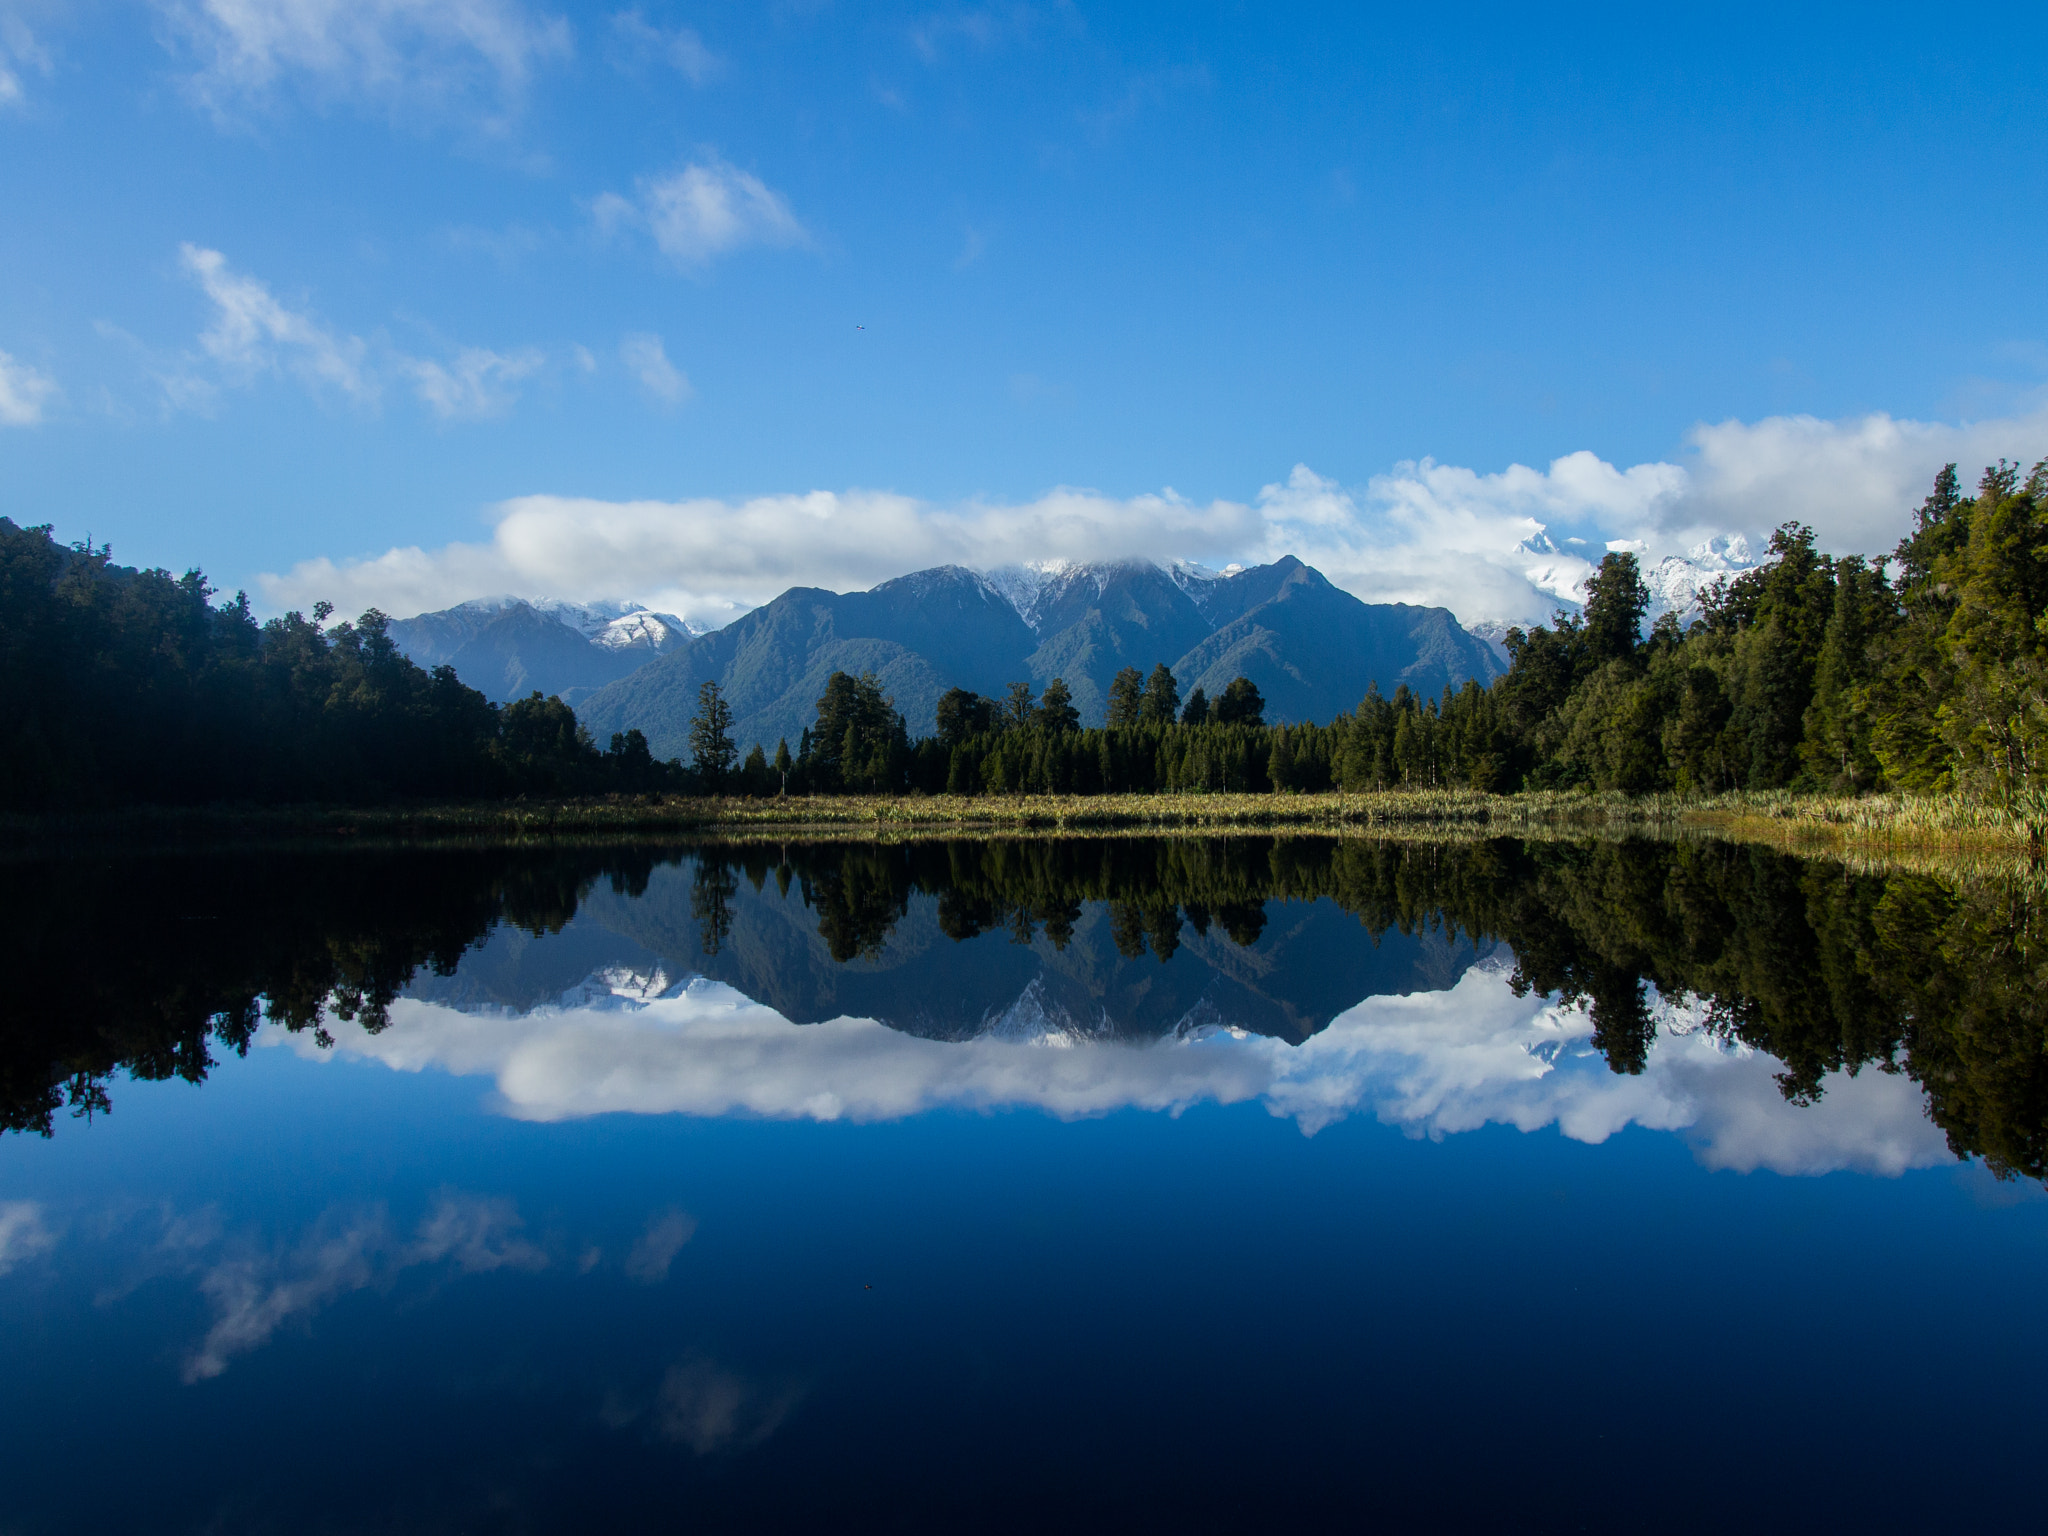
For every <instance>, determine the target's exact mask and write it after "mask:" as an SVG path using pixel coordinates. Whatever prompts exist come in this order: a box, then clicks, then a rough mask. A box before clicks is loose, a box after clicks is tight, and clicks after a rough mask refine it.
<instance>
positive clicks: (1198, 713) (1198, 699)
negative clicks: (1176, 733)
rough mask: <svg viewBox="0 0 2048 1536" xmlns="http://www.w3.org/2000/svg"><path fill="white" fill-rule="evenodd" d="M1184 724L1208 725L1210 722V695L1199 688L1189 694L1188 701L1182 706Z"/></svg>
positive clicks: (1181, 721)
mask: <svg viewBox="0 0 2048 1536" xmlns="http://www.w3.org/2000/svg"><path fill="white" fill-rule="evenodd" d="M1180 723H1181V724H1182V725H1207V724H1208V723H1209V695H1208V694H1206V693H1204V692H1203V691H1202V690H1201V689H1199V688H1197V689H1196V690H1195V691H1194V692H1193V693H1191V694H1189V695H1188V701H1187V703H1186V704H1185V705H1183V706H1182V707H1181V712H1180Z"/></svg>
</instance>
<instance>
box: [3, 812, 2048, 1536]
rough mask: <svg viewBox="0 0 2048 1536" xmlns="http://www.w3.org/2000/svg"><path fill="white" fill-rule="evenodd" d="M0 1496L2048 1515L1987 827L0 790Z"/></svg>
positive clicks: (1019, 1509) (75, 1501)
mask: <svg viewBox="0 0 2048 1536" xmlns="http://www.w3.org/2000/svg"><path fill="white" fill-rule="evenodd" d="M6 869H7V876H6V891H7V897H6V900H7V922H6V928H5V933H4V937H0V942H4V945H5V960H6V964H7V966H8V973H9V983H10V984H9V988H8V991H7V995H6V998H5V1001H4V1004H0V1022H4V1055H0V1113H4V1115H5V1123H6V1125H7V1127H8V1129H9V1130H10V1131H11V1133H12V1134H10V1135H8V1136H7V1137H6V1138H5V1139H4V1140H0V1317H4V1319H5V1328H4V1332H0V1371H4V1379H5V1381H6V1383H7V1391H6V1398H5V1410H4V1411H5V1423H4V1434H0V1531H5V1532H10V1533H12V1532H23V1533H28V1532H45V1531H59V1530H64V1531H69V1530H73V1529H77V1528H79V1527H80V1526H86V1527H89V1528H94V1529H105V1530H124V1531H209V1532H244V1531H248V1532H268V1531H307V1530H317V1531H337V1532H338V1531H358V1530H362V1531H370V1530H375V1531H407V1532H410V1531H451V1532H452V1531H476V1532H497V1531H504V1532H521V1531H540V1530H558V1529H586V1528H602V1527H604V1526H608V1525H611V1524H613V1523H614V1522H619V1523H626V1524H628V1525H629V1526H630V1528H635V1529H638V1528H650V1527H653V1528H668V1527H671V1526H673V1527H678V1528H687V1529H707V1530H725V1529H742V1528H744V1529H761V1528H776V1527H780V1526H796V1525H799V1524H802V1525H807V1526H818V1527H830V1528H842V1529H857V1530H868V1529H883V1530H931V1529H945V1530H958V1529H981V1528H997V1529H1007V1528H1026V1527H1029V1528H1056V1527H1080V1528H1100V1527H1114V1528H1117V1529H1122V1530H1148V1529H1161V1530H1166V1529H1172V1530H1186V1529H1190V1528H1193V1529H1231V1530H1256V1529H1265V1528H1271V1527H1273V1526H1276V1525H1280V1524H1282V1523H1290V1524H1292V1523H1299V1522H1304V1521H1314V1522H1316V1524H1317V1525H1318V1526H1323V1525H1330V1526H1337V1527H1341V1528H1367V1529H1372V1528H1383V1529H1388V1530H1413V1529H1423V1528H1428V1529H1443V1528H1481V1529H1486V1530H1502V1531H1515V1530H1530V1531H1548V1530H1560V1531H1577V1530H1587V1531H1621V1530H1629V1531H1635V1530H1644V1529H1657V1530H1702V1531H1704V1530H1716V1531H1719V1530H1726V1529H1730V1528H1741V1529H1772V1530H1800V1531H1807V1530H1814V1529H1834V1528H1850V1529H1861V1530H1902V1531H1903V1530H1925V1529H1930V1528H1941V1527H1949V1526H1959V1525H1964V1524H1967V1525H1970V1526H1979V1525H1983V1526H1993V1527H1996V1526H2001V1525H2019V1524H2021V1523H2025V1524H2027V1525H2031V1518H2032V1516H2033V1514H2034V1511H2035V1508H2036V1506H2037V1504H2038V1503H2039V1499H2040V1495H2039V1494H2038V1491H2037V1484H2038V1468H2039V1463H2038V1462H2037V1461H2036V1460H2035V1457H2036V1456H2038V1455H2039V1454H2040V1451H2039V1446H2040V1443H2041V1436H2042V1432H2043V1430H2044V1428H2048V1413H2044V1410H2043V1408H2042V1406H2041V1393H2040V1390H2039V1384H2040V1382H2041V1381H2042V1380H2043V1379H2044V1375H2048V1308H2044V1307H2043V1305H2042V1302H2043V1296H2044V1281H2048V1199H2044V1197H2043V1190H2042V1182H2041V1181H2042V1177H2043V1173H2044V1166H2048V1164H2044V1152H2048V986H2044V981H2048V976H2044V973H2043V961H2044V958H2048V946H2044V944H2043V942H2042V940H2043V939H2044V937H2048V934H2044V930H2043V893H2042V891H2041V890H2040V889H2039V888H2037V887H2036V886H2034V885H2033V884H2032V883H2030V882H2029V881H2028V880H2025V879H2004V880H2001V879H1997V878H1993V877H1991V876H1965V875H1960V874H1957V875H1938V874H1919V873H1910V872H1902V871H1899V870H1887V869H1883V868H1877V867H1852V866H1848V865H1843V864H1836V863H1827V862H1808V861H1802V860H1799V859H1795V858H1792V857H1789V856H1786V855H1783V854H1779V853H1775V852H1770V851H1767V850H1763V849H1759V848H1749V847H1739V846H1735V845H1731V844H1725V843H1716V842H1704V841H1692V842H1655V841H1619V842H1617V841H1593V842H1583V843H1572V842H1522V841H1513V840H1493V841H1468V842H1455V841H1454V842H1444V843H1430V842H1400V841H1377V840H1371V839H1365V838H1344V839H1320V838H1312V837H1277V838H1276V837H1257V836H1233V837H1209V838H1197V837H1185V838H1172V839H1151V838H1141V837H1102V838H1064V839H1056V838H1049V837H1048V838H1031V837H1015V838H996V839H951V840H934V841H924V842H903V843H893V844H882V843H859V842H845V841H833V842H805V841H802V840H790V841H782V842H777V841H762V842H749V843H741V844H701V845H693V846H639V845H630V844H621V845H604V844H589V845H582V844H557V845H544V846H538V847H487V846H482V847H479V846H470V847H448V848H437V849H406V848H401V847H365V848H351V849H344V850H333V849H320V848H267V849H266V848H250V849H242V850H236V851H231V852H220V853H217V854H213V855H208V856H200V855H194V854H190V853H185V854H179V853H162V854H141V853H137V854H132V855H115V854H111V853H92V852H86V853H77V854H74V855H73V856H71V857H68V858H65V859H62V860H38V859H34V858H26V857H19V856H17V857H16V858H14V859H13V860H12V861H11V862H10V863H9V864H8V865H7V866H6Z"/></svg>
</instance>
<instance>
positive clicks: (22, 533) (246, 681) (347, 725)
mask: <svg viewBox="0 0 2048 1536" xmlns="http://www.w3.org/2000/svg"><path fill="white" fill-rule="evenodd" d="M213 596H214V593H213V591H212V589H211V588H210V587H209V586H208V585H207V584H206V579H205V577H203V576H202V575H200V573H199V572H197V571H187V572H186V573H185V574H184V575H183V576H181V577H172V576H171V575H170V574H169V573H168V572H166V571H161V570H151V571H137V570H131V569H126V568H123V567H120V566H116V565H115V564H113V562H112V558H111V554H110V552H109V551H108V550H107V549H105V548H99V549H94V548H91V547H89V546H86V545H78V546H75V547H70V548H67V547H65V546H63V545H60V544H58V543H57V542H56V541H55V539H54V538H53V537H52V536H51V531H50V529H49V528H47V527H39V528H21V527H18V526H16V525H15V524H14V523H12V522H10V521H8V520H6V519H4V518H0V801H4V803H5V804H7V805H8V806H10V807H13V808H17V809H47V808H56V807H62V806H95V805H118V804H137V803H140V804H155V805H191V804H202V803H207V802H220V801H241V802H264V803H272V804H276V803H289V802H304V801H351V802H356V803H378V802H383V801H392V800H418V799H427V798H438V799H456V798H462V799H470V798H495V797H501V796H508V795H519V794H528V793H533V794H571V793H573V794H597V793H605V792H607V791H611V790H615V789H624V790H631V791H636V792H637V791H641V790H652V789H658V788H669V787H676V786H677V782H678V776H677V775H676V773H675V771H674V770H673V769H672V767H671V766H670V765H666V764H657V763H655V762H654V761H653V760H652V758H651V757H650V756H649V755H648V753H647V749H646V742H645V740H644V739H640V738H639V737H638V733H636V732H628V733H624V734H623V735H622V737H621V738H620V740H619V742H618V743H617V747H616V750H615V751H613V752H612V753H600V752H598V751H597V750H596V748H595V747H594V746H593V744H592V743H591V741H590V739H589V737H588V735H587V734H585V733H583V732H582V731H581V730H580V729H579V728H578V727H577V725H576V719H575V715H574V713H573V712H572V711H570V709H569V708H568V706H567V705H565V704H562V703H561V702H560V701H559V700H554V699H547V700H543V699H540V698H539V696H538V695H536V696H535V697H534V698H532V699H524V700H520V701H519V702H517V703H514V704H511V705H508V706H506V707H505V708H504V709H503V710H500V709H498V708H497V707H496V706H494V705H493V704H491V703H490V701H489V700H487V699H486V698H485V697H484V696H483V695H482V694H481V693H478V692H477V691H476V690H475V689H473V688H468V687H465V686H464V685H463V684H462V682H461V681H460V680H459V679H458V678H457V677H456V675H455V673H454V672H453V671H452V670H450V669H449V668H447V667H437V668H435V669H434V670H433V671H432V672H427V671H424V670H422V669H421V668H420V667H418V666H417V665H415V664H414V663H413V662H412V661H410V660H409V659H407V658H406V657H405V656H404V655H402V654H401V653H400V652H399V650H398V648H397V646H396V645H395V644H393V642H392V640H391V637H390V634H389V629H388V624H389V621H388V620H387V619H386V618H385V616H384V615H383V614H381V613H379V612H377V611H376V610H375V609H371V610H370V611H369V612H367V613H365V614H363V615H362V617H361V618H360V619H358V620H357V621H356V622H354V623H352V624H350V623H342V624H334V625H328V624H327V622H326V621H327V619H328V617H329V616H330V615H331V614H332V613H333V609H332V608H331V607H330V606H328V605H327V604H325V603H322V604H320V605H318V606H317V607H316V608H315V609H314V616H313V618H312V619H310V620H309V619H307V618H306V617H305V616H304V615H303V614H300V613H287V614H285V615H284V616H283V617H281V618H277V619H272V620H271V621H270V622H269V623H267V624H263V625H261V626H259V625H258V624H257V623H256V620H255V617H254V616H253V614H252V613H251V612H250V609H249V601H248V598H247V597H246V596H245V595H243V594H241V593H237V594H236V595H235V597H234V599H233V600H232V601H230V602H226V603H223V604H221V605H219V606H217V607H216V606H214V605H213V603H212V601H211V599H212V598H213ZM636 741H637V746H636V745H635V742H636Z"/></svg>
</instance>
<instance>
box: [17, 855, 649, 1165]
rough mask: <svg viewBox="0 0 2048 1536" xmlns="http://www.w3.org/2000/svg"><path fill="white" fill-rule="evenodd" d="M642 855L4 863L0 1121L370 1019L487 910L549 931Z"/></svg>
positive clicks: (641, 877) (477, 933) (642, 863)
mask: <svg viewBox="0 0 2048 1536" xmlns="http://www.w3.org/2000/svg"><path fill="white" fill-rule="evenodd" d="M653 862H654V860H653V857H652V856H651V855H648V854H642V853H634V852H631V851H626V852H617V851H613V852H596V851H566V850H550V851H540V852H534V851H524V852H522V851H515V850H509V849H506V850H471V849H466V850H460V851H448V852H436V853H418V852H413V853H407V852H399V851H384V852H376V853H354V852H348V853H314V854H307V853H289V854H288V853H241V854H237V855H236V856H234V857H232V858H228V857H208V858H189V857H159V858H133V859H122V860H105V859H93V858H90V857H76V858H72V859H67V860H65V861H63V862H61V863H52V864H40V863H28V862H17V863H15V864H14V866H13V867H12V868H11V869H10V870H9V872H8V874H9V878H8V882H7V884H8V890H9V892H10V895H9V897H8V900H7V911H6V914H5V921H4V923H0V963H4V965H5V974H6V977H7V985H6V987H5V989H4V990H0V1126H4V1127H5V1128H6V1129H8V1130H36V1131H41V1132H43V1133H44V1134H48V1132H49V1130H50V1128H51V1125H52V1121H53V1118H54V1116H55V1115H56V1113H57V1112H58V1110H60V1109H62V1108H65V1107H66V1106H69V1107H70V1108H71V1109H72V1110H73V1111H74V1112H76V1113H79V1114H86V1115H89V1114H92V1113H97V1112H104V1111H105V1110H107V1109H108V1108H109V1107H110V1097H109V1094H108V1090H107V1082H108V1079H109V1078H110V1076H111V1075H112V1074H113V1073H114V1072H116V1071H125V1072H126V1073H127V1074H128V1075H129V1076H131V1077H136V1078H143V1079H152V1080H154V1079H163V1078H172V1077H178V1078H183V1079H185V1080H186V1081H187V1082H195V1083H196V1082H199V1081H201V1080H202V1079H204V1078H205V1076H206V1074H207V1071H208V1070H209V1069H210V1068H211V1066H212V1065H213V1061H214V1054H213V1053H214V1052H215V1051H216V1050H218V1049H222V1048H225V1049H227V1050H230V1051H234V1052H236V1053H238V1054H239V1053H241V1052H243V1051H246V1050H247V1049H248V1045H249V1041H250V1038H251V1036H252V1035H253V1034H254V1033H255V1030H256V1027H257V1025H258V1024H259V1023H260V1022H261V1021H262V1020H263V1019H264V1018H265V1017H268V1018H270V1019H274V1020H276V1021H277V1022H279V1023H281V1024H284V1025H285V1026H286V1027H288V1028H290V1029H293V1030H301V1029H306V1030H311V1031H313V1033H314V1035H315V1038H317V1039H321V1040H323V1041H324V1040H325V1039H326V1030H325V1027H324V1026H325V1022H326V1020H327V1018H328V1017H329V1016H338V1017H340V1018H343V1019H349V1020H353V1021H355V1022H357V1023H360V1024H361V1025H362V1026H363V1027H364V1028H366V1029H369V1030H371V1031H373V1032H374V1031H376V1030H380V1029H382V1028H384V1027H385V1025H386V1023H387V1022H388V1021H389V1009H390V1005H391V1003H392V1001H393V1000H394V999H395V998H396V997H397V996H398V995H399V993H400V992H401V991H402V990H403V989H404V988H405V986H406V985H407V983H409V982H410V981H411V980H412V977H413V975H414V973H415V972H416V971H418V970H419V969H420V968H421V967H422V966H430V967H432V968H433V969H434V970H435V971H436V972H438V973H439V974H442V975H448V974H452V973H453V972H454V970H455V966H456V963H457V962H458V961H459V960H460V959H461V958H462V954H463V952H464V950H466V949H467V948H469V947H470V946H471V945H472V944H474V943H476V942H478V941H479V940H480V939H481V938H483V937H484V936H485V935H486V934H487V933H488V932H489V931H490V929H491V928H492V927H493V926H494V925H496V924H497V923H499V922H501V921H503V922H510V923H513V924H515V925H517V926H518V927H521V928H524V929H526V930H528V931H530V932H532V933H535V934H541V933H549V932H554V931H557V930H559V929H560V928H561V927H562V925H563V924H564V923H566V922H567V921H568V920H569V919H570V918H571V917H573V916H574V915H575V912H576V909H577V907H578V905H579V904H580V903H581V901H582V898H583V895H584V893H585V892H586V891H587V890H588V889H589V887H590V885H591V883H592V882H593V881H594V880H595V879H596V878H597V877H598V876H599V875H601V874H607V873H608V874H610V875H611V877H612V879H613V882H614V884H616V885H621V886H622V887H623V888H624V889H628V890H644V889H645V888H646V883H647V872H648V870H649V869H650V868H651V866H652V864H653Z"/></svg>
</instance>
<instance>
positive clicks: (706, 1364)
mask: <svg viewBox="0 0 2048 1536" xmlns="http://www.w3.org/2000/svg"><path fill="white" fill-rule="evenodd" d="M802 1395H803V1394H802V1392H801V1391H800V1390H799V1389H797V1388H795V1387H791V1386H788V1385H774V1384H769V1383H763V1382H756V1381H750V1380H749V1379H748V1378H746V1377H744V1376H740V1375H737V1374H735V1373H734V1372H732V1371H728V1370H725V1369H723V1368H722V1367H720V1366H717V1365H713V1364H712V1363H711V1362H710V1361H709V1360H687V1361H685V1362H683V1363H682V1364H681V1365H677V1366H673V1367H671V1368H670V1370H669V1373H668V1375H667V1376H665V1377H663V1378H662V1383H661V1395H660V1397H659V1398H658V1399H657V1401H656V1403H655V1409H654V1424H655V1428H656V1429H657V1430H658V1431H659V1432H660V1433H661V1435H662V1437H663V1438H664V1439H668V1440H673V1441H675V1442H677V1443H678V1444H680V1445H687V1446H688V1447H689V1448H690V1449H691V1450H693V1451H695V1452H696V1453H697V1454H698V1455H699V1456H709V1455H711V1454H712V1453H713V1452H717V1451H726V1452H733V1451H745V1450H751V1449H752V1448H753V1447H754V1446H757V1445H759V1444H760V1443H761V1442H762V1441H763V1440H766V1439H767V1438H768V1437H769V1436H770V1435H772V1434H774V1433H775V1431H776V1430H777V1429H778V1428H780V1427H781V1424H782V1421H783V1420H784V1419H786V1418H788V1417H789V1411H790V1409H792V1408H794V1407H795V1406H796V1403H797V1399H798V1398H799V1397H801V1396H802Z"/></svg>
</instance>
